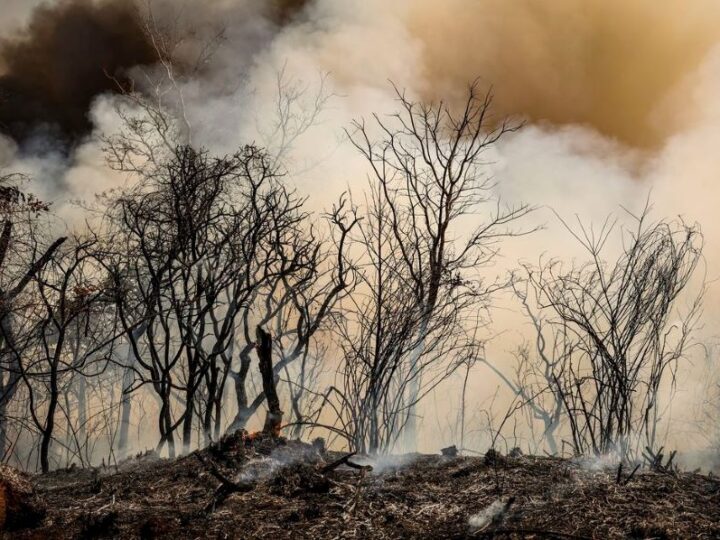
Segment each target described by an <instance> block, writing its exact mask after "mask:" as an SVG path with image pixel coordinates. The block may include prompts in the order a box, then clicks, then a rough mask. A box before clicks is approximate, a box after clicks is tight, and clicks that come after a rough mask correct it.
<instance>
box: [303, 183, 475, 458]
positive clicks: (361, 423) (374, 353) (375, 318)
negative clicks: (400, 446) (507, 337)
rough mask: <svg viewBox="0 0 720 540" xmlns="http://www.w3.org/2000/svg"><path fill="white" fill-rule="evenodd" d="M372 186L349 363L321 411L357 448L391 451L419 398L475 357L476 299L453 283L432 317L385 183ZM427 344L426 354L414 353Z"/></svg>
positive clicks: (346, 341) (340, 325) (348, 311)
mask: <svg viewBox="0 0 720 540" xmlns="http://www.w3.org/2000/svg"><path fill="white" fill-rule="evenodd" d="M371 193H372V198H371V199H369V200H368V201H367V210H366V212H365V214H364V216H363V220H362V222H360V224H359V226H358V232H357V234H356V235H355V237H354V239H353V241H354V243H355V245H356V247H358V248H360V249H362V250H364V251H365V253H366V255H365V258H366V261H367V262H366V263H365V264H361V265H359V267H358V281H359V283H358V287H357V289H356V291H355V294H353V295H352V296H351V297H349V298H348V299H347V300H346V301H345V302H344V303H343V311H344V314H343V316H342V317H340V318H338V319H337V325H336V327H335V333H336V341H337V344H338V346H339V348H340V351H341V352H342V363H341V365H340V368H339V369H338V376H337V381H336V382H335V384H334V385H332V386H331V387H330V388H329V389H328V390H327V391H326V393H325V394H324V399H323V402H322V408H321V410H320V411H318V414H317V415H316V416H317V418H321V417H322V413H323V412H324V413H325V414H327V415H328V416H330V418H333V423H332V424H331V425H325V427H326V428H329V429H330V431H331V432H332V433H334V434H336V435H339V436H341V437H342V438H344V439H345V440H346V443H347V444H348V445H349V446H350V447H351V448H352V449H353V450H356V451H359V452H370V453H380V452H382V453H384V452H387V451H389V450H391V449H392V448H393V447H394V446H395V445H396V444H397V443H398V439H399V437H400V435H401V433H402V430H403V428H404V427H405V425H406V424H407V422H408V421H409V418H410V417H411V415H412V409H413V408H414V407H415V405H417V403H418V402H419V401H420V400H421V399H422V398H423V397H424V396H426V395H427V394H428V393H429V392H430V391H431V390H432V389H434V388H435V387H437V385H438V384H439V383H440V382H442V381H443V380H445V379H446V378H447V377H449V376H450V375H451V374H452V373H453V372H454V371H455V370H456V369H457V368H458V367H459V366H461V365H463V364H465V363H466V362H468V361H469V357H470V356H472V355H473V354H474V352H475V351H476V342H475V340H474V337H473V335H472V332H467V331H466V329H465V328H464V325H463V320H464V319H465V317H466V316H469V314H470V312H471V311H473V310H474V304H473V302H472V301H471V297H470V296H469V295H465V294H464V291H463V290H462V288H461V287H460V286H459V284H456V285H455V286H448V287H446V288H445V289H444V291H443V292H444V294H443V295H442V296H441V297H439V298H438V299H437V301H436V304H435V310H434V314H433V317H432V318H429V319H428V318H426V317H425V313H424V312H423V310H422V309H421V307H420V306H419V305H418V304H417V301H416V300H417V296H416V294H415V293H416V291H415V289H414V285H415V284H414V282H413V281H412V278H411V276H410V275H409V272H408V269H407V266H405V264H404V261H403V255H402V251H401V249H400V248H399V247H398V244H397V242H398V240H397V237H396V235H395V234H394V233H393V232H392V217H391V216H390V214H389V212H388V207H387V203H386V201H385V200H384V198H383V196H382V195H381V194H380V193H379V192H378V190H377V189H373V190H372V191H371ZM421 326H422V327H423V332H422V333H418V329H419V328H421ZM421 344H422V347H423V350H422V354H418V355H417V357H414V356H413V355H415V354H417V350H418V347H419V346H420V345H421ZM409 358H414V360H415V366H414V369H409V366H408V359H409ZM418 378H421V379H422V380H418ZM414 388H417V394H415V393H414V392H411V391H410V390H411V389H414Z"/></svg>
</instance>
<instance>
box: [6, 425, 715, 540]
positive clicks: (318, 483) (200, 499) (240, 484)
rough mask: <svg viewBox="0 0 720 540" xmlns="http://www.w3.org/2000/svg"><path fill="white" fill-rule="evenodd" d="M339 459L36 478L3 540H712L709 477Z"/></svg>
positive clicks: (263, 460)
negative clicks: (40, 513) (30, 516)
mask: <svg viewBox="0 0 720 540" xmlns="http://www.w3.org/2000/svg"><path fill="white" fill-rule="evenodd" d="M342 456H343V454H338V453H334V452H327V453H326V452H324V451H322V450H318V448H317V447H314V446H312V445H309V444H304V443H301V442H298V441H282V440H280V441H279V442H278V441H274V440H269V439H255V440H253V441H250V440H248V439H247V438H245V437H243V436H241V435H240V434H237V435H234V436H230V437H227V438H225V439H224V440H222V441H221V442H220V443H217V444H215V445H213V446H211V447H210V448H208V449H205V450H202V451H199V452H195V453H193V454H190V455H188V456H184V457H181V458H178V459H175V460H165V459H159V458H157V457H156V456H154V455H152V454H150V455H145V456H141V457H138V458H134V459H131V460H128V461H126V462H124V463H121V464H120V465H119V466H118V467H117V468H115V467H113V468H107V469H99V470H97V469H92V470H88V469H85V470H68V471H55V472H52V473H50V474H46V475H37V476H34V477H32V478H31V482H32V484H33V487H34V489H35V493H36V496H37V498H38V499H39V500H40V501H41V502H42V504H43V506H44V507H45V508H46V510H45V516H44V518H42V519H35V520H34V522H33V523H29V524H28V526H27V528H24V529H20V530H15V531H13V532H6V533H5V535H6V536H5V538H13V539H14V538H33V539H34V538H38V539H40V538H43V539H44V538H174V539H179V538H248V539H249V538H272V539H276V538H312V539H316V538H372V539H382V538H565V539H567V538H658V539H663V538H720V481H719V480H718V478H717V477H712V476H704V475H700V474H692V473H677V472H652V471H649V470H642V469H641V470H639V471H637V472H636V473H635V474H634V475H632V476H631V475H630V474H629V473H630V472H631V471H627V472H622V473H621V474H620V475H619V478H620V480H619V481H618V470H617V467H615V466H613V467H610V466H608V467H606V468H603V467H602V466H601V464H595V463H592V462H589V461H588V462H581V461H572V460H562V459H558V458H548V457H528V456H516V457H505V456H500V455H497V454H495V453H493V452H490V453H488V454H487V455H486V456H485V457H446V456H430V455H405V456H400V457H394V458H386V459H384V460H382V461H377V462H374V463H372V465H373V469H372V470H370V468H369V467H366V466H363V465H366V464H367V463H368V462H367V460H365V461H364V460H363V458H361V457H359V456H354V457H352V458H351V459H350V460H349V463H350V465H351V466H348V465H347V464H342V465H339V466H337V460H338V458H340V457H342ZM333 465H335V466H334V468H333ZM358 465H360V466H361V467H360V468H358ZM0 536H1V535H0Z"/></svg>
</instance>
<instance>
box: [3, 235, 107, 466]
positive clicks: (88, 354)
mask: <svg viewBox="0 0 720 540" xmlns="http://www.w3.org/2000/svg"><path fill="white" fill-rule="evenodd" d="M95 244H96V240H95V239H94V238H88V239H79V238H76V239H73V241H72V242H68V243H65V248H64V249H59V250H57V251H56V252H55V253H54V254H53V257H52V258H51V260H50V261H48V263H47V264H46V265H45V266H44V267H43V269H42V270H40V271H38V272H37V274H36V275H35V277H34V279H33V285H34V287H35V289H36V292H37V304H36V305H35V306H33V307H32V309H31V310H28V312H26V313H25V317H26V318H27V319H30V321H31V323H30V324H32V325H33V326H34V328H33V332H32V337H31V338H30V339H28V340H27V342H26V343H25V344H24V346H23V347H22V348H21V349H19V350H17V351H16V354H17V355H18V358H19V369H20V376H21V378H22V380H23V382H24V384H25V387H26V391H27V394H28V399H29V403H28V412H29V414H30V416H31V418H32V421H33V422H34V423H35V425H36V427H37V429H38V432H39V433H40V436H41V440H40V453H39V457H40V465H41V468H42V471H43V472H48V470H49V469H50V461H49V452H50V444H51V443H52V441H53V440H54V437H55V427H56V423H57V422H56V421H57V415H58V412H59V408H60V406H61V397H62V395H63V394H64V393H65V392H67V391H68V389H69V388H70V387H71V386H72V385H73V384H74V382H75V377H77V378H79V379H80V380H83V381H84V380H85V378H90V377H92V376H95V375H97V374H99V373H102V372H103V371H104V369H105V367H106V366H107V363H108V361H109V356H110V354H111V348H112V345H113V343H114V341H115V338H116V337H117V334H116V332H115V331H114V330H113V320H114V317H113V316H112V314H111V317H110V319H109V322H110V324H107V323H108V320H107V318H106V317H105V316H104V315H103V311H106V310H107V309H108V308H107V307H106V303H105V302H103V300H104V298H105V289H104V284H103V283H102V280H103V274H102V272H100V271H99V268H98V265H97V263H96V262H95V259H94V253H93V249H94V246H95ZM103 304H105V305H103ZM110 310H111V312H112V306H110ZM83 407H84V404H83ZM81 414H84V409H83V410H82V411H81ZM85 421H86V419H83V423H84V422H85Z"/></svg>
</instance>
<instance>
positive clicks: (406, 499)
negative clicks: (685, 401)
mask: <svg viewBox="0 0 720 540" xmlns="http://www.w3.org/2000/svg"><path fill="white" fill-rule="evenodd" d="M80 5H83V3H78V2H75V3H72V2H71V3H68V4H67V7H66V9H67V10H70V11H68V12H67V13H65V16H70V15H71V14H72V10H71V8H72V6H80ZM273 5H274V6H275V7H274V8H273V9H275V10H276V11H277V12H278V13H277V14H276V16H277V18H278V20H279V21H285V19H286V18H287V17H291V16H293V15H295V14H297V13H298V12H300V11H301V10H302V8H303V6H304V5H305V3H304V2H276V3H274V4H273ZM108 6H111V4H108V5H107V6H106V7H103V8H98V9H111V7H108ZM41 14H42V12H41ZM46 15H47V14H46ZM103 16H104V15H103ZM36 25H40V22H36ZM41 30H42V28H40V27H39V26H38V27H37V28H36V31H37V32H40V31H41ZM155 30H156V29H155V28H154V27H152V25H150V26H148V27H147V28H146V31H155ZM48 35H49V37H48V38H47V39H48V40H50V41H48V42H47V43H50V44H51V43H52V42H53V40H55V39H58V38H57V36H55V35H54V34H52V32H51V33H50V34H48ZM154 43H155V44H154V45H153V47H152V50H151V51H150V53H149V54H150V56H153V57H154V58H155V60H157V58H160V62H161V63H162V64H163V66H164V67H165V68H166V69H165V71H166V73H167V76H168V81H165V84H166V86H162V85H158V87H157V93H156V94H155V95H154V98H153V96H152V95H150V94H146V93H140V92H137V91H135V89H134V87H133V86H132V85H128V86H124V85H116V87H115V89H116V90H117V91H118V92H121V93H122V99H119V100H118V102H117V103H118V105H117V112H118V115H119V119H120V120H121V123H122V126H121V128H120V129H119V130H118V131H117V132H116V133H111V134H105V135H103V138H102V143H103V145H104V151H105V153H106V157H107V162H108V165H109V167H110V168H112V169H114V171H115V172H116V173H118V174H122V175H125V177H126V178H128V180H129V181H128V182H127V184H126V186H125V187H123V188H118V189H116V190H113V191H110V192H107V193H104V194H102V196H100V197H99V198H98V201H97V204H96V205H95V206H93V207H92V208H90V209H89V211H88V214H87V215H88V220H87V223H86V224H85V226H84V227H83V228H81V229H79V232H78V231H76V232H73V233H68V234H66V235H59V234H57V231H58V221H57V219H56V218H55V217H54V216H53V213H52V211H51V207H50V206H49V205H47V204H45V203H43V202H42V201H39V200H37V199H36V198H34V197H33V196H32V195H30V194H29V190H30V186H29V185H28V182H27V179H24V178H22V177H18V176H14V175H11V174H8V175H6V176H3V177H2V184H1V185H0V214H1V219H2V230H1V232H0V456H1V457H2V461H3V462H4V463H6V464H8V465H11V466H12V467H14V468H15V469H20V470H25V471H27V472H28V473H43V474H38V475H36V476H33V477H27V476H24V475H23V474H21V473H18V472H17V471H16V470H14V469H11V468H10V467H5V468H3V469H1V470H0V525H2V526H3V527H4V528H5V530H7V531H9V530H12V531H13V532H12V534H14V535H17V537H28V538H30V537H37V536H38V535H40V536H44V535H49V536H58V537H63V536H66V537H138V536H139V537H143V538H145V537H147V538H150V537H163V536H176V537H198V536H218V537H222V536H237V537H297V536H298V535H299V536H307V537H313V538H316V537H332V536H337V535H338V534H339V533H340V531H343V530H344V531H347V532H348V535H349V536H354V537H368V538H370V537H372V538H381V537H388V538H394V537H465V536H475V537H536V538H540V537H551V538H586V537H628V536H629V537H637V538H646V537H656V538H666V537H687V536H689V535H695V534H704V535H705V536H706V537H708V538H709V537H714V536H717V535H718V534H720V516H719V515H718V512H717V505H718V503H719V502H720V500H719V497H720V487H719V486H718V484H717V481H716V480H714V479H713V478H712V477H711V476H702V475H700V474H695V473H683V472H680V471H679V469H678V466H677V462H676V461H675V456H676V453H675V452H674V451H668V450H666V449H665V448H664V446H665V440H666V434H664V433H662V430H661V425H662V422H663V420H664V419H665V416H666V415H667V414H669V412H668V411H669V404H670V401H669V400H670V398H669V397H668V396H672V391H673V390H674V388H675V381H676V378H675V377H676V374H677V373H678V370H680V369H681V367H682V366H683V365H684V364H685V363H686V361H687V359H688V357H689V350H690V347H691V345H693V343H694V341H693V335H694V334H693V332H694V330H695V328H696V326H697V325H698V322H699V320H700V316H701V313H702V312H701V305H702V291H701V292H700V293H699V294H697V293H693V292H692V291H693V283H694V281H693V280H694V279H696V278H697V277H698V276H697V274H698V272H697V270H698V267H699V266H700V265H701V263H702V234H701V232H700V230H699V227H698V226H697V225H695V224H689V223H686V222H684V221H682V220H680V219H676V220H666V219H655V220H653V219H654V218H653V217H652V212H651V209H650V206H649V204H648V205H647V206H646V207H645V208H644V209H643V210H642V211H641V213H640V214H637V215H635V214H631V213H629V212H628V215H627V216H625V217H626V218H627V219H626V220H625V221H624V222H623V223H616V222H615V221H612V220H609V221H608V222H606V223H605V224H603V225H602V226H601V228H600V229H599V230H596V229H593V227H592V226H590V225H585V224H583V223H582V222H578V225H577V226H574V225H570V224H568V223H566V222H564V221H562V220H560V221H561V222H562V224H563V225H564V226H565V228H566V230H567V238H568V240H569V241H570V242H574V243H576V244H577V245H578V247H579V249H580V250H581V252H582V253H583V256H582V258H578V259H576V260H574V261H573V262H572V263H568V262H563V261H560V260H556V259H552V258H546V259H542V260H540V261H539V262H538V263H537V264H523V265H522V266H521V267H520V268H518V269H516V270H514V271H513V272H510V273H509V274H508V275H506V276H501V277H496V276H495V274H497V272H494V270H493V269H492V267H493V265H494V264H495V263H496V262H497V260H498V256H499V253H500V248H501V246H502V244H503V243H505V242H506V241H509V240H511V239H513V238H516V237H520V236H525V235H530V234H533V233H534V232H536V230H537V228H538V227H537V226H536V225H535V224H534V223H535V222H534V221H533V215H532V214H533V212H534V210H535V209H534V208H533V207H532V206H531V205H528V204H518V205H515V206H508V205H506V204H504V202H503V201H501V200H500V199H499V197H498V195H497V193H498V191H497V189H496V187H497V186H496V183H495V180H494V179H493V178H492V177H491V176H490V174H489V168H488V162H489V160H490V159H491V152H492V149H493V147H494V146H495V145H496V143H498V141H500V139H502V138H503V137H505V136H507V135H508V134H510V133H512V132H514V131H516V130H518V129H520V127H521V126H520V125H519V124H515V123H512V122H510V121H505V122H503V121H498V119H497V118H494V117H493V116H492V95H491V94H489V93H484V92H482V91H481V90H480V87H479V86H478V85H477V84H474V85H471V86H470V87H469V89H468V92H467V94H466V99H465V101H464V105H463V106H462V107H457V106H455V105H453V106H450V105H448V104H446V103H443V102H439V103H431V104H428V103H423V102H417V101H414V100H413V99H411V98H410V97H408V96H407V95H406V94H405V93H404V92H403V91H401V90H399V89H396V97H397V105H398V109H397V113H396V114H394V115H390V116H380V115H377V116H374V117H372V118H370V119H367V120H358V121H357V122H355V123H354V124H353V125H351V126H350V127H349V128H348V131H347V138H348V141H349V144H351V145H352V146H354V148H355V149H356V150H357V152H358V153H359V156H360V157H361V159H362V161H363V162H364V164H365V165H366V169H367V172H368V186H367V189H364V190H361V191H360V192H354V193H345V194H343V195H342V196H340V198H339V199H338V200H337V202H336V203H335V204H334V205H332V206H331V207H330V208H329V209H328V210H327V211H326V212H323V213H315V212H312V211H311V210H310V208H309V205H308V202H307V200H306V199H305V198H304V197H303V196H302V195H301V194H300V193H298V191H296V189H295V188H294V187H293V183H292V181H291V174H292V171H291V170H288V168H289V167H287V166H286V164H287V163H289V160H286V159H285V158H286V154H287V152H288V151H289V150H290V148H291V146H292V144H293V142H294V141H295V140H296V139H297V138H298V137H300V136H301V135H302V134H303V133H304V132H305V131H306V130H307V129H309V128H310V127H311V126H312V125H313V124H314V123H315V122H316V120H317V118H318V116H319V113H320V112H321V109H322V107H323V106H324V105H325V103H326V102H327V100H328V99H329V96H328V95H327V93H325V90H324V89H323V88H321V90H320V91H319V92H318V94H317V95H315V96H310V98H311V99H310V102H311V103H313V104H314V107H315V108H314V110H310V111H302V110H298V108H297V106H298V103H299V102H300V101H301V98H303V94H304V93H305V92H307V91H308V90H307V89H303V88H301V87H299V86H294V85H293V84H292V83H291V82H288V80H287V79H286V78H285V77H286V74H285V73H280V74H279V75H278V111H279V118H278V119H277V123H276V125H275V129H274V131H272V134H273V137H274V140H273V141H268V144H267V145H266V147H262V146H260V145H257V144H248V145H246V146H243V147H241V148H238V149H237V151H235V152H234V153H232V154H229V155H216V154H214V153H213V152H212V151H211V150H209V149H205V148H200V147H198V146H196V145H195V144H193V141H192V129H191V126H190V125H189V123H188V121H187V118H186V117H185V116H184V114H183V110H182V99H181V98H182V96H180V98H177V99H166V97H167V95H172V94H173V93H174V92H176V91H177V90H178V87H177V82H176V79H175V77H176V76H178V75H179V74H181V71H175V70H176V69H177V68H176V66H175V65H174V64H173V62H172V54H170V53H169V49H165V48H164V47H170V48H172V42H171V40H157V41H155V42H154ZM40 44H41V45H42V44H46V42H45V41H43V40H41V43H40ZM43 46H45V45H43ZM144 46H145V45H142V46H141V49H143V47H144ZM5 47H6V49H7V47H10V48H12V47H16V49H17V51H18V54H19V55H20V53H22V54H31V53H32V54H35V52H33V50H31V49H32V48H31V47H30V46H29V45H27V44H24V45H22V44H16V45H7V44H6V46H5ZM36 52H37V51H36ZM141 52H143V54H144V49H143V50H142V51H141ZM37 54H40V53H37ZM130 56H131V57H132V60H133V62H135V63H136V60H137V58H135V56H136V55H134V53H133V54H131V55H130ZM121 64H122V62H121ZM13 77H15V78H17V77H19V75H18V73H17V71H14V70H11V74H10V75H8V76H7V77H6V78H5V79H4V80H3V81H0V84H3V85H7V84H11V83H12V84H15V83H16V82H17V81H20V82H23V80H24V79H23V78H22V77H20V79H17V81H15V82H13ZM27 77H30V75H27ZM27 80H28V81H31V80H32V77H30V78H29V79H27ZM20 82H17V84H20ZM114 83H117V81H114ZM23 84H24V83H23ZM305 97H307V96H305ZM30 98H32V96H31V95H30V96H29V98H28V99H30ZM75 98H76V99H78V100H79V101H78V104H79V106H80V107H81V108H82V107H86V103H85V101H83V100H85V97H84V95H83V94H82V93H80V94H77V95H75V96H74V99H75ZM155 98H156V99H155ZM168 104H169V105H168ZM49 105H50V106H51V108H53V110H55V109H57V110H58V111H60V110H61V109H62V107H60V106H59V105H58V103H54V102H53V103H50V104H49ZM6 106H8V107H9V106H12V105H6ZM63 110H64V109H63ZM65 113H67V114H69V115H72V114H73V110H72V108H69V109H67V110H65V112H64V113H63V114H65ZM18 114H21V112H19V113H18ZM43 114H44V113H43ZM60 120H61V122H65V120H67V123H63V124H62V125H64V126H65V127H67V129H68V130H69V133H76V132H82V130H83V129H84V125H83V124H82V122H80V123H77V124H76V123H75V120H77V119H74V118H69V119H60ZM18 125H20V124H18ZM278 141H279V142H278ZM628 222H629V223H630V225H627V224H626V223H628ZM700 277H702V276H700ZM700 289H702V287H700ZM500 294H505V295H510V296H513V297H514V299H515V305H516V306H517V307H518V309H519V311H521V312H522V313H523V315H524V317H525V320H526V321H527V322H528V323H529V327H530V328H531V334H530V335H531V339H530V340H529V341H528V342H527V343H524V344H523V345H521V346H520V347H519V348H518V349H517V352H516V355H515V356H516V358H515V360H516V362H515V363H514V365H513V366H510V367H509V366H506V365H499V364H498V363H497V362H495V361H494V360H493V359H490V358H488V357H487V355H486V349H485V344H486V340H487V336H488V332H489V327H490V321H491V317H492V313H493V309H494V308H495V301H496V299H497V297H498V295H500ZM488 367H489V368H490V369H491V370H492V371H493V372H494V373H495V374H496V375H497V376H498V377H499V379H500V381H501V383H502V384H503V385H504V386H505V387H506V389H509V390H510V394H511V403H510V405H509V407H508V408H507V412H506V413H505V414H504V416H503V414H495V413H491V411H473V410H468V411H466V403H467V397H468V396H467V394H468V392H469V390H468V386H467V385H468V379H469V376H470V373H471V372H472V371H475V370H478V369H482V370H485V373H490V371H488V370H487V368H488ZM458 379H459V380H461V384H460V385H453V384H450V383H451V382H453V381H457V380H458ZM448 389H450V390H451V391H452V392H454V393H456V394H458V395H460V396H461V397H460V403H461V406H460V411H459V414H458V420H457V422H456V426H455V429H456V431H455V432H454V435H455V441H454V442H455V443H456V444H459V447H458V446H450V447H447V448H444V449H442V454H443V455H442V456H439V455H438V456H421V455H419V454H406V455H404V456H395V457H392V454H393V453H399V452H403V451H414V450H416V449H417V448H418V446H419V444H418V440H417V439H418V434H419V433H421V428H420V424H421V421H422V413H421V406H422V405H424V404H427V402H428V401H429V399H430V398H431V397H432V396H437V393H438V392H439V391H442V392H448V391H449V390H448ZM713 395H714V394H713ZM480 413H482V414H484V415H486V416H487V418H488V422H487V426H488V428H487V429H488V431H489V436H488V437H487V440H486V442H487V443H488V444H487V447H486V448H473V447H472V445H471V444H470V443H468V442H467V441H468V440H470V438H471V437H470V435H471V434H470V432H469V430H468V429H467V424H469V423H470V422H471V418H473V417H475V418H476V417H477V415H478V414H480ZM523 422H524V423H525V425H526V427H525V430H526V431H527V432H529V433H530V434H531V435H530V436H529V437H524V436H520V435H518V431H519V430H520V429H522V428H518V426H519V424H521V423H523ZM510 428H512V434H511V433H509V431H510ZM253 429H256V431H253ZM301 439H303V440H307V441H309V440H313V439H314V440H313V442H312V444H307V443H303V442H300V441H301ZM528 440H529V441H530V443H531V444H527V443H528ZM523 443H526V444H523ZM521 444H523V448H525V447H529V449H530V451H531V452H533V453H536V454H538V455H542V454H546V456H544V457H532V456H524V455H523V452H524V450H523V449H521V448H520V445H521ZM423 446H427V444H425V445H423ZM437 446H438V447H437V449H436V450H437V451H438V452H439V451H440V450H441V448H440V442H438V445H437ZM144 450H145V451H144ZM138 452H140V453H138ZM474 454H479V455H474ZM670 506H674V508H675V509H671V508H669V507H670ZM559 507H563V508H565V511H564V513H562V515H561V514H560V513H559V512H557V508H559ZM678 509H682V511H677V512H676V510H678ZM23 516H24V517H23ZM30 516H31V517H30ZM25 518H27V519H25Z"/></svg>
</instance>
